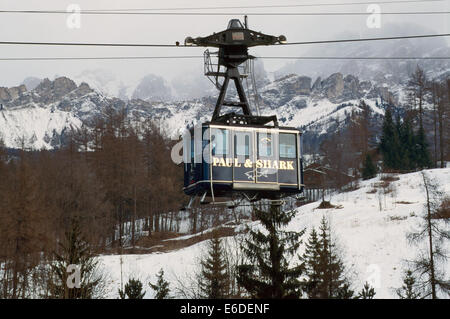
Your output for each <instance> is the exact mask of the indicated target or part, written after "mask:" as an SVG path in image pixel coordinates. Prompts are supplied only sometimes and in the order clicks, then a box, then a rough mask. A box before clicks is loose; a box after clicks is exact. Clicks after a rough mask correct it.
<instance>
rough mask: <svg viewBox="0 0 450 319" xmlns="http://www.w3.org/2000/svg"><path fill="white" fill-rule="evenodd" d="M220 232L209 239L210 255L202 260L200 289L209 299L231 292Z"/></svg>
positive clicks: (225, 295) (221, 297)
mask: <svg viewBox="0 0 450 319" xmlns="http://www.w3.org/2000/svg"><path fill="white" fill-rule="evenodd" d="M223 255H224V251H223V248H222V245H221V241H220V238H219V236H218V234H214V235H213V238H212V239H211V240H210V241H209V250H208V257H207V258H206V259H205V260H203V261H202V262H201V267H202V270H201V273H200V280H199V285H200V291H201V293H202V295H203V297H205V298H207V299H223V298H226V297H227V296H228V294H229V288H230V279H229V275H228V274H227V271H226V269H227V265H226V263H225V259H224V256H223Z"/></svg>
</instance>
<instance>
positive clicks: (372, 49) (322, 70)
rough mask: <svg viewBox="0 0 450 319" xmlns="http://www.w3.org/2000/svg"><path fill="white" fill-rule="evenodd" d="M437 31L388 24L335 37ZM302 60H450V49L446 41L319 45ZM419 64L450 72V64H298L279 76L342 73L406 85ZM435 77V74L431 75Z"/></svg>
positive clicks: (324, 62)
mask: <svg viewBox="0 0 450 319" xmlns="http://www.w3.org/2000/svg"><path fill="white" fill-rule="evenodd" d="M436 33H438V32H436V30H432V29H427V28H422V27H419V26H418V25H416V24H407V23H404V24H401V25H400V24H386V25H383V28H380V29H363V30H361V32H360V33H357V32H350V31H349V32H344V33H342V34H338V35H335V36H334V38H335V39H360V38H377V37H390V36H392V35H393V34H395V35H396V36H408V35H420V34H423V35H426V34H436ZM299 55H301V56H313V57H314V56H316V57H317V56H320V57H326V56H331V57H344V58H345V57H350V58H361V57H370V58H379V57H381V58H389V57H396V58H398V57H403V58H405V57H449V56H450V47H449V45H448V42H447V40H446V38H442V37H441V38H438V37H437V38H416V39H414V38H413V39H400V40H387V41H372V42H370V41H368V42H350V43H336V44H333V45H325V44H324V45H317V46H313V47H312V48H311V49H308V50H305V51H302V52H301V54H299ZM417 64H419V65H420V66H421V67H422V68H423V69H425V70H434V71H435V72H437V73H442V72H443V71H445V70H448V69H449V68H450V61H449V60H439V59H437V60H433V59H430V60H414V59H412V60H409V59H400V60H397V59H394V60H389V59H374V60H355V59H348V60H346V59H341V60H335V59H332V60H297V61H294V62H291V63H288V64H286V65H285V66H284V67H282V68H281V69H280V70H278V71H277V72H276V74H277V76H278V77H280V76H283V75H286V74H290V73H292V72H294V73H298V74H305V75H308V76H310V77H319V76H320V77H328V76H330V75H331V74H332V73H336V72H340V73H343V74H352V75H354V76H356V77H358V78H359V79H360V80H377V81H379V80H383V78H384V81H386V79H389V80H388V82H389V83H404V82H405V80H406V79H407V78H408V76H409V74H410V73H412V72H413V71H414V70H415V68H416V66H417ZM430 76H432V74H430Z"/></svg>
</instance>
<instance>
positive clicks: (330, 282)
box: [300, 216, 353, 299]
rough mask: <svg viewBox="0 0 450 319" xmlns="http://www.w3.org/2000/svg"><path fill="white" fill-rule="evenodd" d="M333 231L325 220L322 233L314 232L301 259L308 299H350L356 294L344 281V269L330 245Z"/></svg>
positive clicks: (335, 250) (321, 228)
mask: <svg viewBox="0 0 450 319" xmlns="http://www.w3.org/2000/svg"><path fill="white" fill-rule="evenodd" d="M330 232H331V231H330V227H329V225H328V222H327V220H326V218H325V216H324V217H323V218H322V220H321V224H320V233H319V234H317V232H316V230H315V229H314V228H313V230H312V231H311V234H310V237H309V239H308V243H307V244H306V249H305V252H304V254H303V255H302V256H301V257H300V260H302V262H303V266H304V268H305V275H306V276H307V279H306V280H304V287H303V289H304V291H305V292H306V294H307V295H308V298H312V299H315V298H322V299H328V298H345V299H348V298H351V297H352V296H353V291H352V290H350V284H349V283H348V280H347V279H346V278H345V267H344V264H343V262H342V260H341V259H340V258H339V256H338V251H337V248H336V245H335V244H334V243H333V242H332V241H331V235H330Z"/></svg>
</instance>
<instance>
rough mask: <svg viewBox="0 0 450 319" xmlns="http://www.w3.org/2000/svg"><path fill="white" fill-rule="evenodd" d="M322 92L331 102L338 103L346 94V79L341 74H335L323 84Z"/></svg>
mask: <svg viewBox="0 0 450 319" xmlns="http://www.w3.org/2000/svg"><path fill="white" fill-rule="evenodd" d="M322 91H323V92H324V94H325V96H326V97H327V98H328V99H329V100H330V101H336V100H337V99H338V98H339V97H340V96H341V95H342V93H343V92H344V79H343V76H342V74H341V73H334V74H332V75H330V77H329V78H327V79H326V80H324V81H323V82H322Z"/></svg>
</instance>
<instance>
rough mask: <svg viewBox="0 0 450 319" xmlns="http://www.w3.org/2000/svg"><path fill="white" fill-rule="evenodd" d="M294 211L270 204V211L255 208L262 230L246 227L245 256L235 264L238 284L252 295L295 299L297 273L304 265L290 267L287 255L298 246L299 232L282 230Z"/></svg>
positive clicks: (297, 286) (294, 251) (297, 292)
mask: <svg viewBox="0 0 450 319" xmlns="http://www.w3.org/2000/svg"><path fill="white" fill-rule="evenodd" d="M294 215H295V211H289V212H283V211H282V210H281V208H280V206H278V205H274V204H272V205H271V207H270V210H269V211H263V210H256V211H255V216H256V217H257V218H258V219H259V220H260V221H261V224H262V226H263V227H264V228H265V230H266V231H265V232H262V231H260V230H256V231H255V230H249V235H250V236H249V238H248V239H247V240H246V241H245V246H244V247H242V249H243V252H244V254H245V255H246V257H247V258H248V260H247V262H246V263H244V264H241V265H239V266H238V277H237V280H238V283H239V284H240V285H241V286H242V287H244V288H245V289H246V290H247V292H248V293H249V294H250V295H251V297H253V298H265V299H271V298H272V299H282V298H298V297H299V296H300V294H301V289H300V288H301V285H302V284H301V282H300V281H299V279H298V278H299V277H300V275H301V274H302V273H303V266H302V265H298V266H295V267H292V268H289V260H288V258H289V257H291V256H293V255H294V254H295V253H296V251H297V249H298V247H299V245H300V244H301V241H300V238H301V236H302V235H303V234H304V230H303V231H301V232H295V231H285V230H283V227H284V226H286V225H287V224H288V223H289V221H290V220H291V219H292V218H293V217H294Z"/></svg>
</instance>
